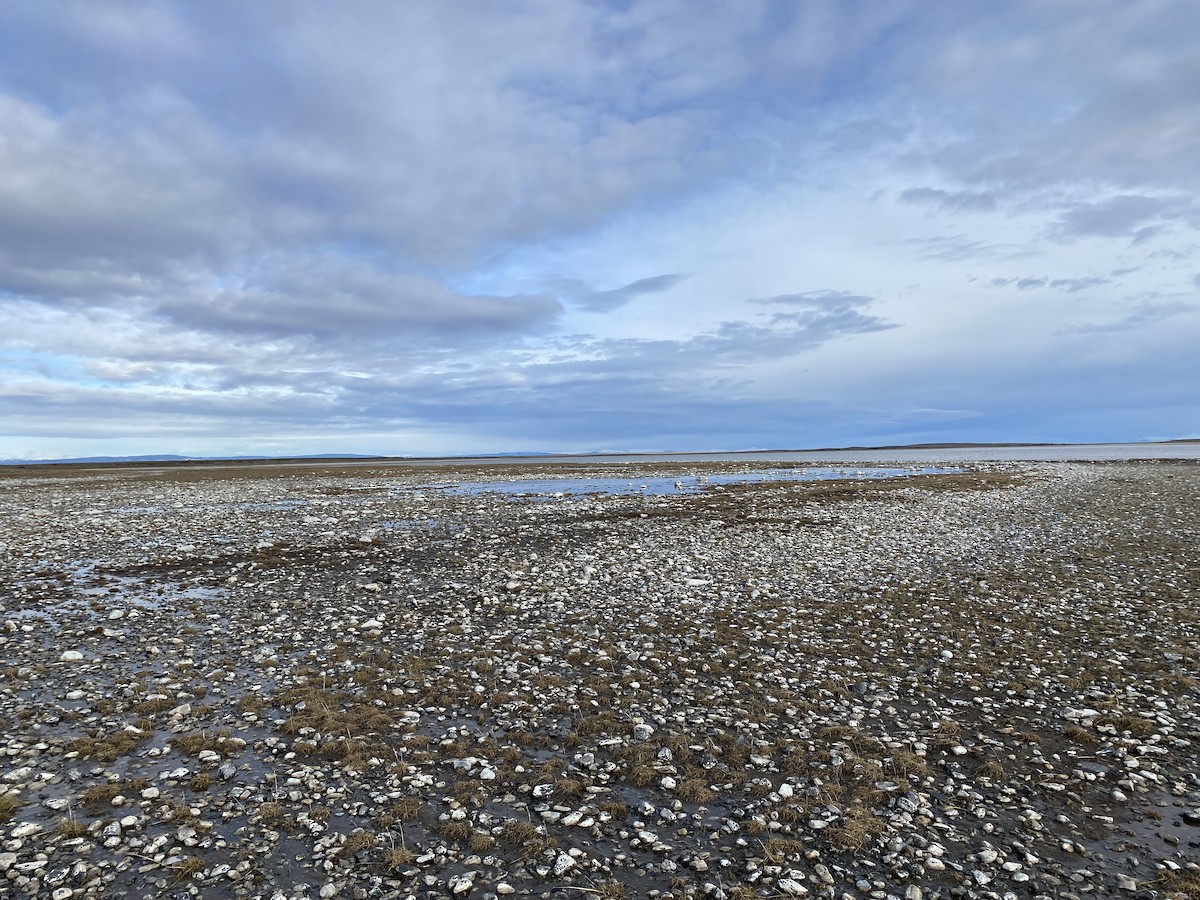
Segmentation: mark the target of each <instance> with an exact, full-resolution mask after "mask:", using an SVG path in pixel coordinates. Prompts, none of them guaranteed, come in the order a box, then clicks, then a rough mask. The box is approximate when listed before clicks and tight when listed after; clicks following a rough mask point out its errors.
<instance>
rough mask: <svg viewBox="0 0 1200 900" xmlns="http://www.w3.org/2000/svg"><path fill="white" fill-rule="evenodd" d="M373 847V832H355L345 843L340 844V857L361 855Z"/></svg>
mask: <svg viewBox="0 0 1200 900" xmlns="http://www.w3.org/2000/svg"><path fill="white" fill-rule="evenodd" d="M374 846H375V832H373V831H356V832H354V833H353V834H351V835H349V836H348V837H347V838H346V843H344V844H342V849H341V851H340V855H342V856H353V855H354V854H356V853H362V852H363V851H364V850H370V849H371V848H372V847H374Z"/></svg>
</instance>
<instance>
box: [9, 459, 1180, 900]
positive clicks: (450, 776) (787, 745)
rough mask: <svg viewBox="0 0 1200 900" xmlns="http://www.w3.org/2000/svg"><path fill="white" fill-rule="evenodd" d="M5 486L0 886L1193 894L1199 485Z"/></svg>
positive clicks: (191, 890)
mask: <svg viewBox="0 0 1200 900" xmlns="http://www.w3.org/2000/svg"><path fill="white" fill-rule="evenodd" d="M745 468H747V467H746V466H744V465H741V464H735V463H720V462H710V463H689V464H686V465H683V464H665V463H664V464H649V463H636V464H635V463H624V464H609V465H606V466H605V465H600V464H588V463H587V462H586V461H581V462H580V463H578V464H573V465H554V466H550V465H539V464H537V463H529V462H525V463H521V464H511V465H507V466H506V465H473V464H469V463H466V462H464V463H461V464H447V465H446V466H443V467H440V468H422V469H419V470H418V469H417V468H415V467H406V466H403V465H382V464H381V465H378V466H375V465H357V466H344V465H343V466H339V465H332V464H331V465H317V464H313V465H290V466H280V465H245V464H243V465H220V466H218V465H211V466H152V465H144V466H110V467H93V468H85V467H37V468H20V467H14V468H9V469H5V470H2V471H0V729H2V734H0V895H5V894H6V892H7V894H6V895H9V896H13V897H20V896H30V897H34V896H36V897H50V898H54V900H65V898H68V897H118V896H129V897H154V898H157V897H181V898H182V897H189V896H194V897H230V898H233V897H238V898H242V897H244V898H251V897H262V898H300V897H312V898H316V897H345V898H350V897H355V898H358V897H381V898H410V897H411V898H426V897H448V896H461V897H467V898H495V897H500V896H505V895H515V896H532V897H544V898H587V897H607V898H619V897H629V898H638V897H658V898H667V897H673V898H684V897H713V898H729V900H735V898H736V900H746V898H755V897H762V898H787V897H811V898H835V900H846V898H854V900H859V898H862V900H865V898H876V900H891V898H901V900H921V898H938V897H940V898H950V897H960V898H1005V900H1008V898H1083V897H1088V896H1091V897H1129V898H1147V900H1148V898H1156V897H1158V898H1169V897H1181V898H1188V897H1192V898H1196V897H1200V706H1198V703H1200V466H1198V465H1196V464H1189V463H1184V462H1170V461H1157V462H1130V463H1105V464H1099V463H1005V464H988V465H973V466H969V467H966V468H965V469H963V470H962V471H959V472H956V473H951V474H934V475H913V476H909V477H896V478H885V479H880V480H873V481H870V480H862V479H858V478H855V477H847V478H844V479H836V480H831V481H820V482H806V481H784V480H778V481H773V480H769V481H759V482H753V483H744V484H737V483H734V484H720V485H711V486H709V487H707V488H705V489H702V490H697V491H695V492H690V493H683V492H681V493H679V494H664V495H661V496H649V495H639V494H632V495H607V494H591V495H563V496H554V495H553V494H550V495H540V496H522V495H519V494H512V493H499V492H491V491H487V490H482V491H480V492H476V493H460V492H452V491H448V490H443V489H440V488H439V487H438V485H454V484H457V483H459V482H463V481H481V482H485V483H487V482H495V483H501V482H509V481H512V480H514V479H517V478H524V477H530V478H533V477H536V478H540V479H553V478H556V477H563V476H568V475H569V476H604V475H611V474H613V473H619V474H620V475H621V476H622V477H630V478H633V479H637V478H641V477H645V478H651V477H661V476H667V477H675V476H679V477H683V476H687V477H692V476H696V475H703V474H705V473H711V474H719V473H730V472H736V471H739V470H741V469H745Z"/></svg>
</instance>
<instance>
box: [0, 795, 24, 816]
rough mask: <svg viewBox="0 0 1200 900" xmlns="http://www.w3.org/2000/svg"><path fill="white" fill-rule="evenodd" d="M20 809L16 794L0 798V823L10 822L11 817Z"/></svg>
mask: <svg viewBox="0 0 1200 900" xmlns="http://www.w3.org/2000/svg"><path fill="white" fill-rule="evenodd" d="M20 808H21V801H20V799H19V798H18V797H17V795H16V794H5V795H4V796H3V797H0V822H9V821H12V817H13V816H15V815H16V814H17V810H18V809H20Z"/></svg>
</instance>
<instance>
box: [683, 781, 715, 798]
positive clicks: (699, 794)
mask: <svg viewBox="0 0 1200 900" xmlns="http://www.w3.org/2000/svg"><path fill="white" fill-rule="evenodd" d="M675 795H676V796H677V797H679V799H680V800H682V801H683V802H684V803H711V802H712V801H713V799H715V798H716V796H717V795H716V794H715V793H714V792H713V791H712V789H711V788H710V787H709V786H708V784H707V783H705V781H704V779H703V778H685V779H684V780H683V781H681V782H680V783H679V787H678V788H677V789H676V791H675Z"/></svg>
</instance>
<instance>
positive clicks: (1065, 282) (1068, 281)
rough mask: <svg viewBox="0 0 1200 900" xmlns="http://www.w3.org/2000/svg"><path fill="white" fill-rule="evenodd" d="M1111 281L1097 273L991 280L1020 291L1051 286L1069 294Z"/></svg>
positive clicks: (997, 284)
mask: <svg viewBox="0 0 1200 900" xmlns="http://www.w3.org/2000/svg"><path fill="white" fill-rule="evenodd" d="M1113 274H1114V275H1116V274H1118V273H1117V272H1114V273H1113ZM1121 274H1123V273H1121ZM1111 283H1112V279H1111V278H1101V277H1099V276H1095V275H1090V276H1086V277H1082V278H1046V277H1044V276H1032V275H1026V276H1024V277H1021V278H993V279H992V280H991V281H990V282H989V284H991V286H992V287H1008V286H1009V285H1012V286H1013V287H1015V288H1016V289H1017V290H1019V291H1029V290H1034V289H1036V288H1042V287H1049V288H1051V289H1053V290H1057V291H1066V292H1067V293H1068V294H1077V293H1079V292H1080V291H1086V290H1087V289H1088V288H1094V287H1100V286H1101V285H1105V284H1111Z"/></svg>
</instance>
